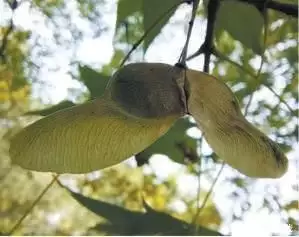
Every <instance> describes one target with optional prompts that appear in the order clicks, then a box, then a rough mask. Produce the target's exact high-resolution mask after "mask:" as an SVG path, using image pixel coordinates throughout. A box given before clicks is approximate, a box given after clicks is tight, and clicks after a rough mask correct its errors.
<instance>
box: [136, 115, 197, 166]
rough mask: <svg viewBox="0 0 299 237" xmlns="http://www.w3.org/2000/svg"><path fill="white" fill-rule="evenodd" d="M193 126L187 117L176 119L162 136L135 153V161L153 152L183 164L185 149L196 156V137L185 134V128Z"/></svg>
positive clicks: (145, 158) (139, 161) (142, 159)
mask: <svg viewBox="0 0 299 237" xmlns="http://www.w3.org/2000/svg"><path fill="white" fill-rule="evenodd" d="M194 126H195V124H194V123H191V122H190V121H189V119H188V118H181V119H179V120H177V121H176V123H175V124H174V125H173V126H172V127H171V128H170V130H169V131H168V132H167V133H166V134H165V135H164V136H162V137H160V138H159V139H158V140H157V141H156V142H155V143H153V144H152V145H151V146H150V147H148V148H146V149H145V150H144V151H142V152H141V153H139V154H138V155H136V160H137V162H138V163H142V162H143V161H147V160H148V159H149V158H150V157H151V156H152V155H154V154H163V155H166V156H168V157H169V158H170V159H172V160H173V161H175V162H178V163H181V164H185V162H184V158H185V157H186V154H185V153H186V152H184V151H186V150H188V151H189V154H190V155H192V156H196V157H197V153H196V147H197V146H196V139H194V138H192V137H190V136H188V135H187V134H186V130H187V129H188V128H191V127H194ZM143 163H144V162H143Z"/></svg>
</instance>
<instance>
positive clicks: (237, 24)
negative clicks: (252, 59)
mask: <svg viewBox="0 0 299 237" xmlns="http://www.w3.org/2000/svg"><path fill="white" fill-rule="evenodd" d="M263 25H264V19H263V16H262V14H261V13H260V12H259V11H258V10H257V8H255V7H254V6H252V5H249V4H247V3H243V2H240V1H235V0H225V1H221V3H220V6H219V9H218V13H217V19H216V25H215V33H216V34H215V35H216V37H219V36H220V35H221V32H222V31H223V30H226V31H227V32H228V33H229V34H230V35H231V36H232V37H233V38H235V39H236V40H238V41H240V42H241V43H242V44H244V45H245V46H246V47H248V48H250V49H252V50H253V51H254V52H255V53H257V54H261V53H262V45H261V35H262V31H263Z"/></svg>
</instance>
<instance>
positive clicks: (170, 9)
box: [119, 1, 186, 67]
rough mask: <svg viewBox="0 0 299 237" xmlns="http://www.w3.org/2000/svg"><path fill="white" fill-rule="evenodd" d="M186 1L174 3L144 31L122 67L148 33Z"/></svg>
mask: <svg viewBox="0 0 299 237" xmlns="http://www.w3.org/2000/svg"><path fill="white" fill-rule="evenodd" d="M185 2H186V1H180V2H178V3H176V4H174V5H173V6H172V7H170V8H169V9H167V11H165V12H164V13H163V14H162V15H161V16H160V17H158V18H157V19H156V20H155V22H154V23H153V24H152V25H151V26H150V27H149V28H148V30H147V31H146V32H144V34H143V35H142V36H141V37H140V38H139V40H137V42H136V43H134V45H133V46H132V48H131V49H130V51H129V52H128V53H127V55H126V56H125V57H124V59H123V60H122V62H121V64H120V66H119V67H122V66H123V65H124V64H125V62H126V61H127V60H128V59H129V57H130V56H131V54H132V53H133V52H134V51H135V49H136V48H137V47H138V46H139V45H140V44H141V43H142V41H143V40H144V39H145V37H146V36H148V34H149V33H150V32H151V31H152V30H153V29H154V28H155V27H156V26H157V25H158V24H159V22H160V21H161V20H162V19H163V18H164V17H165V16H166V15H168V14H169V13H170V12H171V11H173V10H174V9H175V8H177V7H178V6H179V5H181V4H182V3H185Z"/></svg>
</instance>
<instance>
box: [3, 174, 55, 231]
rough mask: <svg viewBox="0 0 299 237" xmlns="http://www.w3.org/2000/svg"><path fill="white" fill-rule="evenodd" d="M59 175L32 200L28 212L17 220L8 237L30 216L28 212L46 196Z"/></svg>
mask: <svg viewBox="0 0 299 237" xmlns="http://www.w3.org/2000/svg"><path fill="white" fill-rule="evenodd" d="M58 177H59V175H55V176H54V177H53V178H52V180H51V182H50V183H49V184H48V185H47V186H46V187H45V188H44V190H43V191H42V192H41V193H40V195H38V197H37V198H36V199H35V200H34V202H33V203H32V204H31V206H30V207H29V208H28V210H27V211H26V212H25V213H24V214H23V216H22V217H21V218H20V219H19V221H18V222H17V223H16V224H15V225H14V226H13V227H12V228H11V230H10V231H9V232H8V235H12V234H13V233H14V232H15V231H16V230H17V229H18V228H19V227H20V225H21V224H22V222H23V220H24V219H25V218H26V217H27V216H28V215H29V214H30V212H31V211H32V210H33V208H34V207H35V206H36V204H37V203H38V202H39V201H40V200H41V199H42V197H43V196H44V195H45V194H46V192H47V191H48V190H49V189H50V188H51V187H52V185H53V184H54V183H55V181H56V180H57V179H58Z"/></svg>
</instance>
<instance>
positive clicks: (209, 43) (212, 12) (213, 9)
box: [186, 0, 219, 73]
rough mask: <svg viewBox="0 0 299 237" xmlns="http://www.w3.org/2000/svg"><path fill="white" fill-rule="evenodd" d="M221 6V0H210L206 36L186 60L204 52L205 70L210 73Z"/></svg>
mask: <svg viewBox="0 0 299 237" xmlns="http://www.w3.org/2000/svg"><path fill="white" fill-rule="evenodd" d="M218 8H219V0H210V1H209V4H208V16H207V21H208V23H207V29H206V37H205V41H204V42H203V44H202V45H201V46H200V48H199V49H198V50H197V51H196V52H195V53H194V54H192V55H190V56H189V57H188V58H187V59H186V60H191V59H193V58H195V57H197V56H199V55H200V54H204V55H205V58H204V68H203V70H204V72H206V73H209V71H210V59H211V54H212V53H213V51H214V46H213V36H214V28H215V21H216V15H217V11H218Z"/></svg>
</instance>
